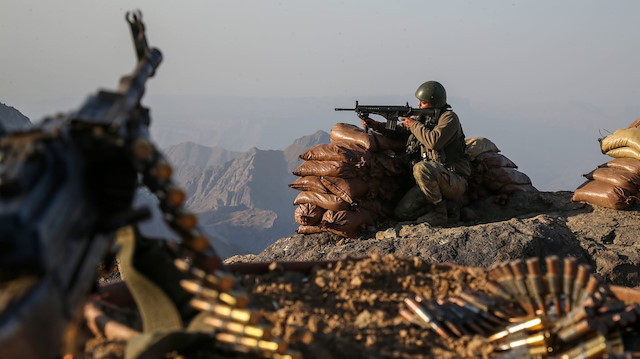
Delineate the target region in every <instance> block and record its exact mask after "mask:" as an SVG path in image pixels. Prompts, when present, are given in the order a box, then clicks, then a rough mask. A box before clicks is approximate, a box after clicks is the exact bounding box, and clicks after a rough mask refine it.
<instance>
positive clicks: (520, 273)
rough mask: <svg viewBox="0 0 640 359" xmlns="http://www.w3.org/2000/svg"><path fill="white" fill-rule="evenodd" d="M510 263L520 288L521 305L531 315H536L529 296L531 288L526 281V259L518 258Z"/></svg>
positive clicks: (515, 280) (517, 286)
mask: <svg viewBox="0 0 640 359" xmlns="http://www.w3.org/2000/svg"><path fill="white" fill-rule="evenodd" d="M509 265H510V266H511V269H512V271H513V277H514V282H515V284H516V288H517V289H518V294H519V296H518V299H519V301H520V305H521V306H522V307H523V308H524V309H525V311H526V312H527V313H528V314H529V315H535V314H536V313H535V312H536V311H535V309H534V306H533V303H532V301H531V297H530V296H529V289H528V288H527V283H526V281H525V273H526V267H525V263H524V261H523V260H522V259H517V260H514V261H512V262H511V263H509Z"/></svg>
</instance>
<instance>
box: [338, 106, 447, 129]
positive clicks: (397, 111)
mask: <svg viewBox="0 0 640 359" xmlns="http://www.w3.org/2000/svg"><path fill="white" fill-rule="evenodd" d="M335 111H355V112H356V113H357V114H358V117H359V118H360V119H363V120H364V119H366V118H367V117H369V115H372V114H373V115H379V116H382V117H384V118H386V119H387V125H386V128H387V129H388V130H395V129H396V127H397V124H398V119H399V118H400V117H412V116H417V117H421V116H424V117H433V118H437V117H439V115H440V109H433V108H426V109H421V108H413V107H411V106H409V103H408V102H407V104H406V105H404V106H381V105H372V106H365V105H360V104H358V101H356V107H355V108H336V109H335Z"/></svg>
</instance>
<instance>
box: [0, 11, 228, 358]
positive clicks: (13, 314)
mask: <svg viewBox="0 0 640 359" xmlns="http://www.w3.org/2000/svg"><path fill="white" fill-rule="evenodd" d="M126 20H127V22H128V23H129V26H130V28H131V33H132V36H133V42H134V45H135V51H136V54H137V65H136V67H135V69H134V70H133V72H132V73H131V74H129V75H126V76H124V77H122V78H121V79H120V82H119V86H118V89H117V90H116V91H104V90H102V91H98V92H97V93H96V94H95V95H92V96H90V97H88V98H87V100H86V101H85V102H84V103H83V104H82V105H81V106H80V107H79V109H78V110H77V111H75V112H72V113H70V114H66V115H57V116H54V117H48V118H45V119H44V120H43V121H42V122H41V123H40V124H38V125H36V126H34V127H32V128H30V129H28V130H21V131H16V132H8V133H5V134H3V136H2V137H0V358H46V357H58V355H59V354H60V352H61V350H62V346H63V339H62V337H63V335H65V332H66V335H69V332H68V331H67V329H69V328H71V327H72V324H73V323H77V322H78V319H79V317H80V313H81V304H82V302H83V301H84V299H85V298H86V296H87V295H88V294H89V292H90V290H91V289H92V288H93V286H94V285H95V284H94V283H95V279H96V267H97V266H98V264H99V263H100V262H101V261H102V260H103V258H104V257H105V255H108V254H109V253H110V252H111V250H112V247H113V246H114V238H115V233H116V232H115V231H116V230H117V229H118V228H120V227H122V226H126V225H131V224H135V223H136V222H138V221H139V220H141V219H144V218H146V217H147V216H148V215H149V210H148V209H146V208H142V209H134V208H132V202H133V197H134V194H135V191H136V189H137V187H138V181H139V178H141V179H142V182H143V184H144V185H145V186H146V187H148V188H149V190H151V192H153V193H154V194H155V195H156V196H157V197H158V199H159V202H160V208H161V210H162V211H163V213H164V219H165V220H166V221H167V223H168V224H169V225H170V226H171V228H172V229H174V230H175V231H176V232H177V233H178V234H179V235H180V237H181V238H182V246H183V248H185V250H190V251H191V252H190V253H193V254H192V258H193V260H194V263H197V262H200V263H205V265H203V267H205V268H207V269H212V268H215V267H220V265H221V263H220V258H219V257H218V256H217V255H216V254H215V252H214V250H213V248H211V247H210V245H209V240H208V239H207V237H206V236H204V235H203V234H202V232H201V231H199V230H198V228H197V225H196V223H197V222H196V221H195V215H194V214H192V213H188V212H186V211H185V210H184V208H183V201H184V197H185V194H184V192H183V191H182V190H180V189H178V188H177V186H174V185H173V184H172V181H171V167H170V166H169V165H168V163H167V161H166V160H165V158H164V157H163V155H162V154H161V153H160V152H159V151H158V150H157V149H156V148H155V146H154V145H153V144H152V143H151V141H150V139H149V129H148V127H149V125H150V121H151V120H150V116H149V110H148V108H146V107H144V106H142V105H141V103H140V101H141V98H142V96H143V94H144V90H145V83H146V81H147V80H148V79H149V78H150V77H152V76H153V75H154V73H155V71H156V69H157V68H158V66H159V64H160V62H161V61H162V54H161V52H160V51H159V50H158V49H156V48H150V47H149V46H148V45H147V40H146V36H145V29H144V24H143V23H142V15H141V13H140V12H139V11H137V12H133V13H127V15H126ZM71 333H72V332H71Z"/></svg>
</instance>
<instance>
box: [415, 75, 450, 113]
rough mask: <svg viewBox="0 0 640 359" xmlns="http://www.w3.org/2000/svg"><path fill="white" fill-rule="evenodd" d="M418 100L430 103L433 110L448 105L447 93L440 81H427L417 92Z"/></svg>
mask: <svg viewBox="0 0 640 359" xmlns="http://www.w3.org/2000/svg"><path fill="white" fill-rule="evenodd" d="M416 97H417V98H418V100H421V101H425V102H428V103H429V104H430V105H431V107H433V108H440V107H444V106H445V105H446V104H447V92H446V91H445V90H444V86H442V84H440V83H439V82H438V81H427V82H425V83H423V84H422V85H420V87H418V89H417V90H416Z"/></svg>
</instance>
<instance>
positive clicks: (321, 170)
mask: <svg viewBox="0 0 640 359" xmlns="http://www.w3.org/2000/svg"><path fill="white" fill-rule="evenodd" d="M293 174H294V175H296V176H302V177H303V176H331V177H341V178H353V177H356V176H358V175H360V174H362V171H361V168H359V167H356V166H354V165H352V164H349V163H346V162H340V161H304V162H302V164H301V165H300V166H298V168H296V169H295V170H294V171H293Z"/></svg>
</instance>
